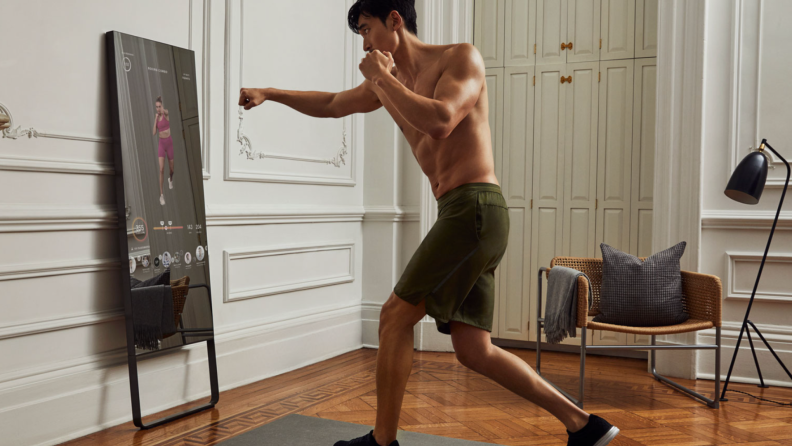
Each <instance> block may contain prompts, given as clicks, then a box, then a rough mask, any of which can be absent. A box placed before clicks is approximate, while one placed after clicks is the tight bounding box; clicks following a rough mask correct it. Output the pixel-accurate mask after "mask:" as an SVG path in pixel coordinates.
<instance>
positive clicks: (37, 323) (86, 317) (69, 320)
mask: <svg viewBox="0 0 792 446" xmlns="http://www.w3.org/2000/svg"><path fill="white" fill-rule="evenodd" d="M122 319H124V310H123V308H122V309H116V310H108V311H100V312H96V313H87V314H78V315H73V316H66V317H59V318H49V319H38V320H34V321H28V322H25V323H22V324H6V325H0V341H2V340H4V339H11V338H17V337H20V336H30V335H34V334H39V333H47V332H51V331H60V330H68V329H70V328H77V327H85V326H88V325H97V324H105V323H108V322H115V321H118V320H122ZM0 382H2V381H0Z"/></svg>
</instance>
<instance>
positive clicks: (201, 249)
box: [195, 245, 204, 262]
mask: <svg viewBox="0 0 792 446" xmlns="http://www.w3.org/2000/svg"><path fill="white" fill-rule="evenodd" d="M195 258H196V259H198V261H199V262H200V261H201V260H203V258H204V247H203V246H201V245H198V247H197V248H195Z"/></svg>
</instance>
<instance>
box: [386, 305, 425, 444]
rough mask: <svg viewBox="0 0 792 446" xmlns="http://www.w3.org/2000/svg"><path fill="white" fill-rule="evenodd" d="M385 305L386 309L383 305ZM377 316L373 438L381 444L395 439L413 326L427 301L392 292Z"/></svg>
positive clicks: (409, 365)
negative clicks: (415, 302) (410, 300)
mask: <svg viewBox="0 0 792 446" xmlns="http://www.w3.org/2000/svg"><path fill="white" fill-rule="evenodd" d="M386 307H387V308H386ZM382 313H383V314H382V316H381V317H380V332H379V350H377V421H376V424H375V425H374V438H375V439H376V440H377V443H379V444H380V445H382V446H387V445H389V444H390V443H391V442H393V440H395V439H396V432H397V430H398V428H399V414H400V413H401V405H402V401H403V399H404V391H405V389H406V388H407V380H408V379H409V378H410V372H411V371H412V359H413V345H414V337H413V327H414V326H415V324H416V323H418V321H419V320H421V319H422V318H423V316H424V315H426V301H422V302H421V303H420V304H419V305H417V306H415V305H412V304H410V303H408V302H405V301H403V300H401V298H399V297H397V296H396V295H395V294H391V298H390V299H389V301H388V302H387V303H386V304H385V305H383V310H382Z"/></svg>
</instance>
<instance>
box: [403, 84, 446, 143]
mask: <svg viewBox="0 0 792 446" xmlns="http://www.w3.org/2000/svg"><path fill="white" fill-rule="evenodd" d="M394 75H395V77H396V79H397V80H398V81H399V82H400V83H401V84H402V85H404V87H405V88H407V89H408V90H410V91H412V92H413V93H415V94H417V95H419V96H423V97H425V98H430V99H432V98H434V95H435V91H436V90H437V83H438V81H439V80H440V75H441V73H440V70H437V69H433V70H427V71H424V72H422V73H419V74H418V75H417V76H416V77H415V79H407V78H405V77H404V76H401V75H399V73H398V72H396V73H394ZM399 128H400V129H401V130H402V132H403V133H404V134H405V136H407V137H408V138H409V137H410V136H421V134H420V132H418V130H416V129H415V128H413V127H411V126H402V125H401V123H400V125H399Z"/></svg>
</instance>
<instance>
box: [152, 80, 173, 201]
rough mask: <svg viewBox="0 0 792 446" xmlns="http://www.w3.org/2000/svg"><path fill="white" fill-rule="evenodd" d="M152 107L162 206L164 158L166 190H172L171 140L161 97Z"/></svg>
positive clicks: (168, 122) (163, 197) (168, 121)
mask: <svg viewBox="0 0 792 446" xmlns="http://www.w3.org/2000/svg"><path fill="white" fill-rule="evenodd" d="M154 105H155V108H156V110H157V115H156V116H154V130H153V132H152V135H153V134H156V133H157V131H158V130H159V168H160V177H159V185H160V204H161V205H163V206H164V205H165V196H164V195H163V193H162V181H163V176H164V170H165V156H167V157H168V164H169V165H170V176H169V177H168V188H169V189H173V138H171V132H170V118H169V117H168V110H167V109H165V108H162V96H157V100H156V101H155V102H154Z"/></svg>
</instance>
